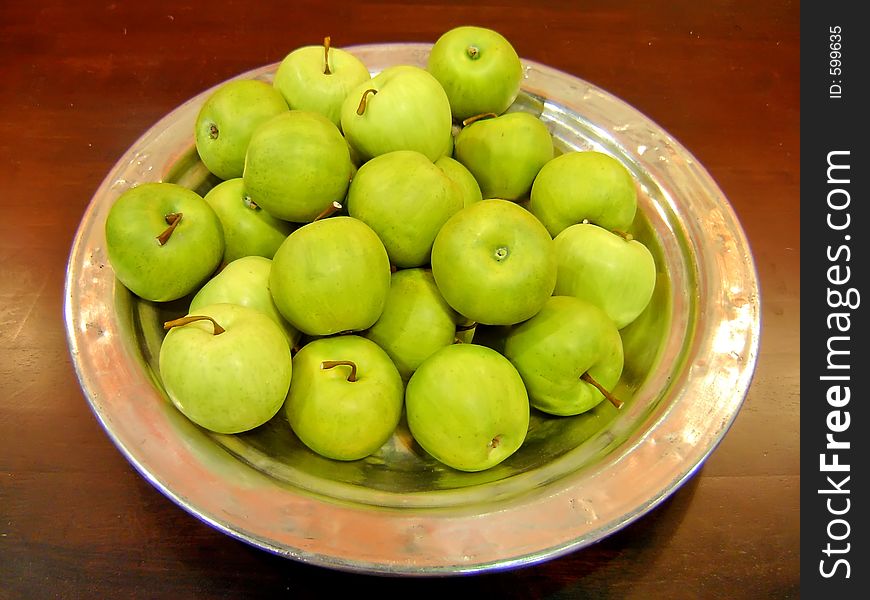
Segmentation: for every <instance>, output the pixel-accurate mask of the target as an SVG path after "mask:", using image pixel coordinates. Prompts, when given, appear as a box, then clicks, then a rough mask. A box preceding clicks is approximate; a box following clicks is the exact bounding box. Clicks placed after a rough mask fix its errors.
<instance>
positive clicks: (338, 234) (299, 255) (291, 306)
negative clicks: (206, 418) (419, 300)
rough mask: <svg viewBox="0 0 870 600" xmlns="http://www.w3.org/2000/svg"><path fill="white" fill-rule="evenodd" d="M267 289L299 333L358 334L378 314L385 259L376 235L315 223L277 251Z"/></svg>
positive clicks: (327, 221)
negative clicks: (355, 332) (354, 332)
mask: <svg viewBox="0 0 870 600" xmlns="http://www.w3.org/2000/svg"><path fill="white" fill-rule="evenodd" d="M269 289H270V290H271V291H272V297H273V298H274V299H275V304H276V306H277V307H278V310H279V311H280V312H281V314H282V315H283V316H284V318H285V319H287V321H289V322H290V324H291V325H293V326H294V327H295V328H296V329H298V330H300V331H301V332H303V333H306V334H308V335H313V336H319V335H330V334H333V333H342V332H349V331H362V330H364V329H368V328H369V327H371V326H372V325H374V324H375V321H377V320H378V317H380V316H381V311H383V309H384V303H385V302H386V299H387V293H388V292H389V291H390V259H389V257H388V256H387V251H386V249H385V248H384V244H383V243H382V242H381V240H380V238H379V237H378V235H377V234H376V233H375V232H374V231H372V229H371V227H369V226H368V225H366V224H365V223H363V222H362V221H360V220H359V219H354V218H353V217H349V216H335V217H328V218H324V219H319V220H317V221H314V222H312V223H308V224H306V225H303V226H302V227H300V228H299V229H297V230H296V231H294V232H293V233H291V234H290V235H289V236H287V239H286V240H285V241H284V243H283V244H281V247H280V248H278V251H277V252H276V253H275V257H274V258H273V259H272V271H271V274H270V275H269Z"/></svg>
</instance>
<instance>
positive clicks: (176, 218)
mask: <svg viewBox="0 0 870 600" xmlns="http://www.w3.org/2000/svg"><path fill="white" fill-rule="evenodd" d="M182 216H183V213H169V214H168V215H166V223H167V224H168V225H169V227H167V228H166V229H164V230H163V233H161V234H160V235H158V236H157V243H158V244H160V245H161V246H163V245H164V244H165V243H166V242H168V241H169V238H170V237H171V236H172V232H173V231H175V228H176V227H178V224H179V223H180V222H181V217H182Z"/></svg>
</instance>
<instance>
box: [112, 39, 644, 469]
mask: <svg viewBox="0 0 870 600" xmlns="http://www.w3.org/2000/svg"><path fill="white" fill-rule="evenodd" d="M523 77H524V70H523V66H522V63H521V61H520V59H519V57H518V55H517V53H516V51H515V49H514V48H513V46H512V45H511V43H510V42H509V41H508V40H507V39H506V38H505V37H504V36H502V35H501V34H499V33H497V32H495V31H493V30H491V29H487V28H483V27H477V26H464V27H457V28H455V29H452V30H450V31H447V32H446V33H444V34H443V35H442V36H441V37H440V38H439V39H438V40H437V41H436V42H435V43H434V45H433V46H432V48H431V52H430V54H429V57H428V63H427V65H426V67H425V68H424V67H419V66H414V65H405V64H400V65H395V66H391V67H389V68H386V69H384V70H382V71H380V72H378V73H377V74H374V75H372V74H371V73H370V72H369V69H368V68H367V67H366V65H365V64H363V63H362V62H361V61H360V59H359V58H357V57H356V56H355V55H354V54H353V53H351V52H349V51H347V50H343V49H341V48H338V47H333V46H331V44H330V40H329V38H326V39H325V40H324V43H323V44H322V45H312V46H305V47H301V48H298V49H296V50H294V51H293V52H291V53H289V54H288V55H287V56H286V57H285V58H284V60H283V61H282V62H281V63H280V64H279V66H278V69H277V71H276V72H275V74H274V77H273V79H272V80H271V81H265V80H259V79H234V80H230V81H229V82H227V83H224V84H222V85H220V86H218V87H217V88H215V89H214V90H213V91H212V92H211V93H210V94H209V96H208V97H207V99H206V101H205V102H204V104H203V105H202V107H201V110H200V111H199V114H198V116H197V119H196V123H195V130H194V131H193V132H192V134H193V136H194V138H195V144H196V149H197V151H198V154H199V157H200V159H201V160H202V162H203V164H204V165H205V166H206V167H207V169H208V170H209V171H210V172H211V173H212V174H213V175H214V176H215V177H216V178H217V179H218V180H219V182H217V183H216V184H215V185H214V186H213V187H212V188H211V189H210V190H209V191H208V192H207V193H205V194H204V195H200V194H198V193H196V192H195V191H193V190H191V189H187V188H185V187H182V186H180V185H178V184H174V183H168V182H149V183H142V184H139V185H135V186H133V187H131V188H129V189H128V190H127V191H125V192H124V193H123V194H121V195H120V196H119V197H118V199H117V200H116V201H115V202H114V204H113V205H112V207H111V209H110V212H109V214H108V216H107V220H106V224H105V232H106V243H107V251H108V256H109V261H110V264H111V266H112V267H113V269H114V272H115V274H116V276H117V279H118V281H120V283H121V284H122V285H124V286H125V287H126V288H128V289H129V290H130V291H131V292H132V293H133V294H136V295H138V296H139V297H141V298H142V299H144V300H147V301H150V302H155V303H162V302H169V301H177V300H179V299H184V301H185V302H186V300H187V299H188V298H189V299H190V305H189V310H188V311H187V314H186V316H183V317H181V318H178V319H174V320H171V321H168V322H167V323H165V329H166V334H165V337H164V339H163V341H162V345H161V347H160V353H159V376H160V379H161V381H162V383H163V386H164V389H165V391H166V394H167V396H168V398H169V399H170V400H171V402H172V403H173V404H174V405H175V406H176V407H177V408H178V410H180V411H181V412H182V413H183V414H184V415H186V416H187V417H188V418H189V419H190V420H192V421H193V422H194V423H196V424H198V425H199V426H201V427H203V428H205V429H207V430H210V431H214V432H218V433H224V434H234V433H240V432H245V431H249V430H252V429H254V428H256V427H259V426H261V425H263V424H265V423H266V422H267V421H269V420H271V419H273V418H274V417H275V416H276V415H279V413H280V414H281V417H283V418H284V419H285V420H286V423H287V424H288V435H296V436H298V438H299V439H300V440H301V441H302V442H303V443H304V444H305V445H306V446H308V447H309V448H310V449H311V450H312V451H314V452H316V453H318V454H320V455H322V456H325V457H328V458H331V459H335V460H341V461H350V460H359V459H362V458H364V457H367V456H369V455H371V454H373V453H375V452H377V451H378V449H379V448H381V447H382V445H383V444H385V443H386V442H387V441H388V440H389V439H390V437H391V436H392V435H393V433H394V431H395V429H396V428H397V426H398V424H399V422H400V419H401V418H402V416H403V414H404V415H405V417H406V418H407V424H408V427H409V429H410V432H411V434H412V435H413V437H414V439H415V440H416V442H418V443H419V445H420V446H421V447H422V448H423V449H424V450H425V451H426V452H427V453H428V454H430V455H431V456H432V457H434V458H435V459H437V460H438V461H440V462H441V463H443V464H445V465H447V466H449V467H452V468H454V469H458V470H461V471H480V470H484V469H487V468H490V467H492V466H494V465H496V464H498V463H500V462H502V461H503V460H505V459H506V458H508V457H509V456H511V455H512V454H513V453H514V452H516V451H517V450H518V449H519V448H520V446H521V445H522V444H523V442H524V440H525V438H526V434H527V431H528V428H529V420H530V414H531V411H532V410H538V411H541V412H542V413H546V414H547V415H553V416H554V418H564V417H568V416H571V415H577V414H580V413H583V412H585V411H588V410H590V409H592V408H593V407H595V406H596V405H598V404H599V403H600V402H602V401H604V400H605V399H607V400H609V401H610V402H613V403H614V404H615V405H617V406H619V405H620V404H621V403H620V401H619V400H618V399H617V398H614V397H613V395H612V394H611V393H610V392H609V390H612V389H613V387H614V386H615V385H616V384H617V382H618V381H619V379H620V377H621V374H622V369H623V362H624V355H623V345H622V340H621V337H620V329H622V328H623V327H625V326H626V325H628V324H629V323H631V322H632V321H634V320H635V319H636V318H637V317H638V316H639V315H640V314H641V313H642V312H643V311H644V310H645V309H646V307H647V305H648V304H649V301H650V299H651V296H652V293H653V288H654V286H655V283H656V265H655V261H654V259H653V256H652V255H651V253H650V252H649V250H648V249H647V248H646V247H645V246H644V245H643V244H642V243H641V242H639V241H638V240H635V239H633V238H632V236H631V235H630V234H628V233H626V232H627V231H628V230H629V229H630V227H631V225H632V222H633V221H634V218H635V213H636V211H637V192H636V186H635V181H634V179H633V177H632V175H631V174H630V172H629V171H628V170H627V169H626V168H625V167H624V166H623V165H622V164H621V163H620V162H619V161H617V160H616V159H614V158H612V157H611V156H609V155H607V154H604V153H602V152H597V151H593V150H588V151H565V152H557V150H556V147H555V145H554V140H553V137H552V134H551V132H550V131H549V129H548V127H547V125H546V124H545V123H544V122H543V121H542V120H541V118H540V117H539V116H537V115H535V114H532V113H530V112H527V111H524V110H521V109H517V108H516V105H515V100H516V98H517V96H518V94H519V92H520V89H521V85H522V81H523ZM282 411H283V412H282ZM281 417H279V418H281Z"/></svg>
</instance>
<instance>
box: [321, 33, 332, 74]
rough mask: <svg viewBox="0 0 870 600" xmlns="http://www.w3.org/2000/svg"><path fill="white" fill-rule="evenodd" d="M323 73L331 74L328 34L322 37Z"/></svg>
mask: <svg viewBox="0 0 870 600" xmlns="http://www.w3.org/2000/svg"><path fill="white" fill-rule="evenodd" d="M323 74H324V75H332V71H331V70H330V69H329V36H326V37H325V38H323Z"/></svg>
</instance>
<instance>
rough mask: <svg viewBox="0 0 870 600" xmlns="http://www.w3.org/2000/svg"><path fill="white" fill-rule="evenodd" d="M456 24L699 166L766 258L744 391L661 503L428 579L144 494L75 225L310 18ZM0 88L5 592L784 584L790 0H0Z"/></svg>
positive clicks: (302, 592)
mask: <svg viewBox="0 0 870 600" xmlns="http://www.w3.org/2000/svg"><path fill="white" fill-rule="evenodd" d="M468 23H474V24H481V25H486V26H490V27H492V28H494V29H497V30H499V31H500V32H502V33H503V34H505V35H506V36H507V37H508V38H509V39H510V40H511V41H512V42H513V43H514V45H515V47H516V48H517V50H518V52H519V54H520V55H522V56H524V57H526V58H528V59H532V60H535V61H539V62H542V63H545V64H548V65H551V66H553V67H555V68H558V69H561V70H563V71H566V72H568V73H571V74H574V75H576V76H579V77H582V78H584V79H586V80H588V81H590V82H592V83H594V84H596V85H598V86H599V87H601V88H603V89H606V90H608V91H610V92H612V93H613V94H615V95H616V96H618V97H620V98H622V99H623V100H625V101H626V102H628V103H629V104H631V105H633V106H635V107H636V108H637V109H639V110H640V111H642V112H643V113H645V114H646V115H648V116H650V117H651V118H652V119H653V120H654V121H656V122H657V123H659V124H660V125H661V126H662V127H663V128H664V129H665V130H666V131H668V132H669V133H671V134H672V135H673V136H674V137H675V138H676V139H677V140H679V141H680V142H681V143H682V144H683V145H684V146H686V147H687V148H688V149H690V151H691V152H692V153H693V154H694V155H695V156H696V157H697V158H698V159H699V160H700V161H701V162H702V163H703V164H704V165H705V166H706V167H707V169H708V170H709V172H710V173H711V174H712V176H713V177H714V178H715V180H716V181H717V182H718V184H719V185H720V186H721V188H722V189H723V191H724V192H725V194H726V196H727V197H728V198H729V199H730V201H731V203H732V204H733V206H734V209H735V210H736V212H737V214H738V215H739V217H740V219H741V221H742V224H743V226H744V228H745V230H746V232H747V234H748V237H749V239H750V241H751V243H752V246H753V249H754V252H755V256H756V259H757V267H758V272H759V274H760V278H761V286H762V294H763V303H764V304H763V307H762V314H763V336H762V343H761V352H760V356H759V360H758V366H757V371H756V375H755V378H754V382H753V385H752V388H751V389H750V391H749V394H748V397H747V399H746V402H745V404H744V407H743V409H742V411H741V412H740V414H739V415H738V417H737V419H736V421H735V423H734V424H733V426H732V428H731V429H730V430H729V432H728V433H727V435H726V436H725V438H724V441H723V442H722V443H721V445H720V446H719V447H718V449H717V450H716V451H715V452H714V454H713V455H712V456H711V458H710V459H709V460H708V461H707V462H706V463H705V465H704V467H703V468H702V469H701V470H700V472H698V474H697V475H696V476H695V477H694V478H693V479H691V480H690V481H689V482H688V483H687V484H685V485H684V486H683V487H682V488H680V489H679V490H678V491H677V492H676V493H675V494H674V495H673V496H672V497H671V498H670V499H668V500H667V501H666V502H665V503H664V504H663V505H661V506H660V507H659V508H657V509H656V510H655V511H653V512H652V513H651V514H649V515H647V516H646V517H644V518H643V519H641V520H640V521H638V522H636V523H634V524H632V525H630V526H628V527H626V528H625V529H623V530H621V531H619V532H617V533H616V534H614V535H612V536H611V537H609V538H607V539H605V540H604V541H602V542H600V543H599V544H597V545H595V546H593V547H590V548H588V549H585V550H582V551H578V552H575V553H573V554H570V555H567V556H564V557H562V558H558V559H554V560H552V561H549V562H546V563H544V564H541V565H539V566H535V567H529V568H525V569H521V570H516V571H510V572H503V573H493V574H487V575H482V576H475V577H461V578H441V579H435V580H427V581H420V580H414V579H390V578H382V577H368V576H362V575H355V574H349V573H341V572H333V571H330V570H327V569H322V568H317V567H312V566H307V565H303V564H299V563H296V562H293V561H290V560H286V559H282V558H279V557H276V556H273V555H270V554H267V553H266V552H263V551H260V550H258V549H255V548H253V547H249V546H247V545H245V544H243V543H241V542H238V541H236V540H234V539H232V538H230V537H228V536H226V535H224V534H222V533H219V532H217V531H216V530H213V529H211V528H210V527H209V526H207V525H204V524H202V523H201V522H200V521H198V520H197V519H195V518H193V517H192V516H190V515H189V514H188V513H187V512H185V511H183V510H182V509H180V508H179V507H178V506H176V505H175V504H173V503H172V502H171V501H170V500H168V499H167V498H166V497H164V496H163V495H161V494H160V493H159V492H158V491H156V490H155V489H154V488H153V487H152V486H151V485H150V484H149V483H148V482H147V481H146V480H145V479H143V478H142V477H141V476H140V475H139V474H138V473H137V472H136V471H135V470H134V469H133V468H132V467H131V465H130V464H129V463H128V462H127V461H126V460H125V459H124V457H123V456H122V455H121V454H120V453H119V452H118V450H117V449H116V448H115V447H114V446H113V444H112V442H111V441H110V440H109V438H108V437H107V436H106V434H105V433H104V432H103V430H102V429H101V428H100V426H99V424H98V422H97V421H96V419H95V418H94V415H93V414H92V412H91V410H90V409H89V406H88V404H87V401H86V400H85V397H84V396H83V394H82V391H81V389H80V388H79V385H78V382H77V379H76V376H75V373H74V371H73V368H72V365H71V361H70V357H69V354H68V351H67V345H66V339H65V334H64V329H63V321H62V302H63V281H64V273H65V269H66V260H67V257H68V254H69V250H70V244H71V242H72V239H73V236H74V233H75V230H76V226H77V224H78V222H79V220H80V218H81V216H82V213H83V211H84V210H85V207H86V206H87V205H88V202H89V201H90V199H91V197H92V195H93V193H94V192H95V190H96V188H97V186H98V185H99V184H100V182H101V181H102V179H103V177H104V176H105V174H106V173H107V172H108V170H109V169H110V168H111V167H112V165H113V164H114V163H115V161H116V160H117V159H118V158H119V156H120V155H121V154H122V153H123V152H124V151H125V150H126V149H127V148H128V147H129V146H130V145H131V144H132V143H133V142H134V141H135V140H136V139H137V138H138V136H139V135H140V134H142V133H143V132H144V131H145V130H146V129H147V128H149V127H150V126H151V125H152V124H153V123H154V122H156V121H157V120H158V119H159V118H160V117H161V116H163V115H164V114H165V113H167V112H168V111H170V110H171V109H172V108H174V107H175V106H177V105H178V104H180V103H182V102H183V101H185V100H186V99H188V98H189V97H191V96H194V95H196V94H197V93H199V92H201V91H203V90H204V89H206V88H208V87H210V86H212V85H214V84H216V83H218V82H221V81H223V80H225V79H227V78H229V77H231V76H234V75H236V74H238V73H241V72H243V71H246V70H248V69H251V68H254V67H257V66H260V65H264V64H267V63H271V62H276V61H279V60H280V59H281V58H283V56H284V55H285V54H286V53H287V52H288V51H289V50H291V49H293V48H295V47H297V46H299V45H304V44H311V43H318V42H319V41H320V40H321V39H322V37H323V36H324V35H330V36H331V37H332V40H333V44H335V45H345V46H346V45H352V44H360V43H371V42H432V41H434V40H435V39H436V38H437V36H438V35H440V33H442V32H444V31H446V30H447V29H448V28H450V27H452V26H455V25H459V24H468ZM0 82H2V83H0V173H2V176H0V206H2V211H0V214H2V219H0V257H2V258H0V264H2V277H0V348H2V351H0V598H43V597H59V598H76V597H89V598H90V597H93V598H134V597H142V598H185V597H202V598H249V597H255V596H259V595H270V596H272V597H276V596H277V595H280V594H282V593H286V594H287V595H288V596H289V595H291V594H292V597H297V598H298V597H314V596H318V597H319V596H320V595H321V594H324V593H326V594H327V596H324V597H329V592H333V591H336V592H337V591H341V590H344V589H346V588H347V589H350V590H351V591H353V592H355V593H369V592H371V593H374V594H390V595H394V594H402V595H403V596H409V595H411V594H416V593H419V592H420V591H422V590H429V591H433V592H435V593H437V594H456V593H463V592H469V593H472V594H474V593H477V594H485V596H484V597H491V596H500V597H520V598H537V597H553V598H557V597H558V598H569V597H584V598H586V597H588V598H729V599H733V598H790V597H797V596H798V586H799V580H800V567H799V541H800V526H799V483H800V470H799V456H800V452H799V417H800V402H799V399H800V386H799V363H800V360H799V359H800V350H799V347H800V329H799V321H798V319H799V314H800V272H799V263H800V237H799V206H800V202H799V184H800V174H799V155H800V143H799V5H798V3H797V2H791V1H777V2H751V1H749V0H737V1H729V2H725V1H722V0H713V1H711V2H689V1H685V0H682V1H680V0H672V1H669V2H640V1H636V0H625V1H622V2H608V1H604V0H590V1H588V2H557V1H547V0H542V1H540V2H528V1H527V2H518V1H517V0H502V1H501V2H487V1H485V0H484V1H482V2H476V3H473V4H466V3H463V2H456V1H452V0H444V1H441V2H427V1H414V2H404V3H403V2H383V1H372V2H366V1H364V0H358V1H356V2H344V1H342V0H332V1H328V0H327V1H318V2H314V1H311V0H300V1H296V2H226V3H221V2H192V1H189V0H182V1H181V2H137V3H126V2H94V1H84V2H59V1H57V0H54V1H38V0H37V1H33V2H18V1H11V2H4V3H2V5H0ZM349 586H352V587H349Z"/></svg>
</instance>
